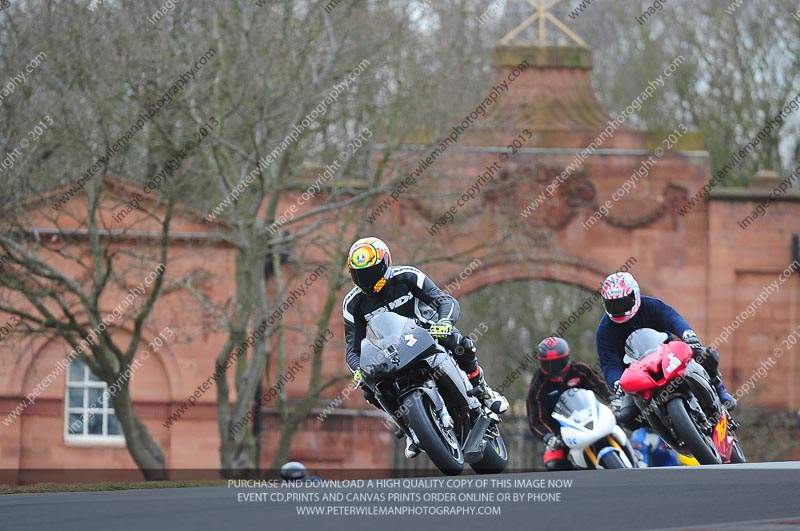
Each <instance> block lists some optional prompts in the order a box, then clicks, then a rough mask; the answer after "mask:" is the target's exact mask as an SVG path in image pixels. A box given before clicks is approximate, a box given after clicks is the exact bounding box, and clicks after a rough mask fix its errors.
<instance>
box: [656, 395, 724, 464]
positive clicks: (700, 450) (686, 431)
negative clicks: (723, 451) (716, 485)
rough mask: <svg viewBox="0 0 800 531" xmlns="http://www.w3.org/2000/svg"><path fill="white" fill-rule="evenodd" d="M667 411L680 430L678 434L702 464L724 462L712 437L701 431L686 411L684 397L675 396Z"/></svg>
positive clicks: (676, 427)
mask: <svg viewBox="0 0 800 531" xmlns="http://www.w3.org/2000/svg"><path fill="white" fill-rule="evenodd" d="M667 412H668V413H669V417H670V419H671V420H672V424H673V425H674V426H675V430H676V431H677V432H678V436H679V437H680V438H681V439H682V440H683V442H684V444H685V445H686V447H687V448H689V450H691V452H692V455H693V456H694V458H695V459H697V461H698V462H699V463H700V464H701V465H719V464H722V456H720V455H719V452H718V451H717V449H716V447H714V443H713V442H712V441H711V438H710V437H708V436H707V435H703V434H702V433H700V430H698V429H697V426H696V425H695V423H694V420H692V417H691V416H690V415H689V412H688V411H686V404H685V403H684V401H683V399H682V398H675V399H673V400H672V401H671V402H670V403H668V404H667Z"/></svg>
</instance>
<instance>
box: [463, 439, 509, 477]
mask: <svg viewBox="0 0 800 531" xmlns="http://www.w3.org/2000/svg"><path fill="white" fill-rule="evenodd" d="M506 465H508V450H506V443H505V442H503V437H502V436H501V435H498V436H497V437H494V438H492V439H489V440H488V441H486V448H484V449H483V457H482V458H481V460H480V461H477V462H475V463H472V464H471V465H470V466H471V467H472V470H474V471H475V473H476V474H499V473H501V472H502V471H503V470H505V469H506Z"/></svg>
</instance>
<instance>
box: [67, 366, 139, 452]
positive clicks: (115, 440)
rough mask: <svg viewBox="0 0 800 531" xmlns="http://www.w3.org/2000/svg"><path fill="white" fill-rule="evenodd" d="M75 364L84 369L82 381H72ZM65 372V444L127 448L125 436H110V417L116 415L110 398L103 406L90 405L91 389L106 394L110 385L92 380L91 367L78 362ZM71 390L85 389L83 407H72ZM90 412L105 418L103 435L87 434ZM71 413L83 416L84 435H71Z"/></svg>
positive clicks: (68, 367)
mask: <svg viewBox="0 0 800 531" xmlns="http://www.w3.org/2000/svg"><path fill="white" fill-rule="evenodd" d="M73 363H75V364H79V365H81V366H82V367H83V379H82V380H80V381H70V369H71V365H72V364H73ZM65 372H66V385H65V386H64V442H65V443H67V445H69V446H125V435H123V434H119V435H108V416H109V415H113V414H114V407H113V406H112V405H111V404H110V397H109V398H107V399H106V400H104V401H103V404H102V406H99V407H98V406H96V405H95V404H88V401H89V389H102V392H103V393H106V392H107V391H108V384H107V383H106V382H104V381H102V380H92V379H91V377H90V375H91V371H90V370H89V366H88V365H86V364H85V363H82V362H80V361H78V360H73V361H71V362H70V364H69V365H68V366H67V370H66V371H65ZM70 389H83V405H82V406H81V407H70V403H69V391H70ZM91 406H94V407H91ZM88 412H93V414H94V415H96V416H97V415H102V416H103V433H102V434H99V435H98V434H91V433H86V432H87V431H88V429H89V423H88V422H86V415H87V413H88ZM70 413H80V414H81V415H82V416H83V418H84V422H83V430H84V433H81V434H76V433H69V425H70V421H69V415H70Z"/></svg>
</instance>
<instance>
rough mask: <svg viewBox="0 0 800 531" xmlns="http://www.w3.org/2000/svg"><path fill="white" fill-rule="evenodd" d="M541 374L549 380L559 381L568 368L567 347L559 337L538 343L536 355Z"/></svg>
mask: <svg viewBox="0 0 800 531" xmlns="http://www.w3.org/2000/svg"><path fill="white" fill-rule="evenodd" d="M537 357H538V359H539V365H540V366H541V367H542V372H543V373H545V374H546V375H547V376H548V377H550V379H551V380H555V381H558V380H561V378H563V377H564V375H565V374H566V373H567V369H568V368H569V363H570V357H569V345H568V344H567V342H566V341H565V340H564V339H562V338H560V337H548V338H545V339H543V340H542V342H541V343H539V349H538V353H537Z"/></svg>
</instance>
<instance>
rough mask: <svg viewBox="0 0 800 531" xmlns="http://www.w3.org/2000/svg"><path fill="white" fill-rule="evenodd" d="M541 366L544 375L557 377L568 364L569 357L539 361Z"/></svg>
mask: <svg viewBox="0 0 800 531" xmlns="http://www.w3.org/2000/svg"><path fill="white" fill-rule="evenodd" d="M539 362H540V363H541V365H542V372H543V373H545V374H546V375H548V376H550V375H558V374H560V373H561V371H563V370H564V369H565V368H566V366H567V364H568V363H569V356H564V357H562V358H558V359H555V360H539Z"/></svg>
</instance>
